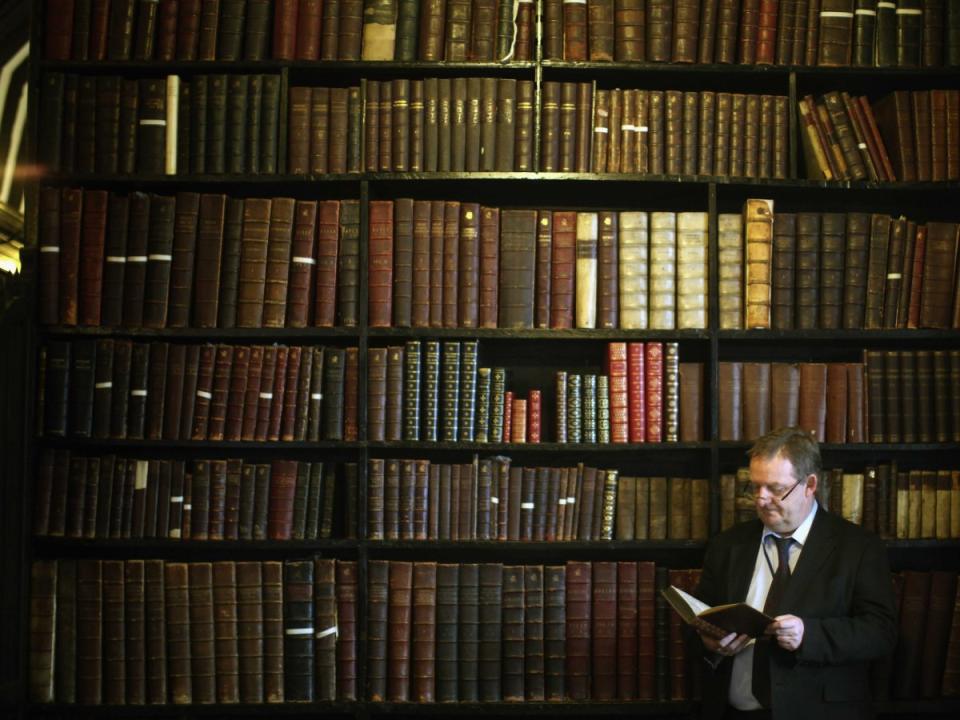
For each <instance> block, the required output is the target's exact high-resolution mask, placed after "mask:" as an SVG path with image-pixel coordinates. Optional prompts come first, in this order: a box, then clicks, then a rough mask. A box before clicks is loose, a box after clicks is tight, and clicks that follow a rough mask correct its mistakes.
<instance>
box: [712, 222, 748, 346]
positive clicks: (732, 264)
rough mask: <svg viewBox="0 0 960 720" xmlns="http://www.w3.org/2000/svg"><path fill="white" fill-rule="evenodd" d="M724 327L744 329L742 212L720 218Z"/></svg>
mask: <svg viewBox="0 0 960 720" xmlns="http://www.w3.org/2000/svg"><path fill="white" fill-rule="evenodd" d="M717 244H718V248H719V250H718V261H719V262H718V269H717V275H718V277H717V282H718V284H719V288H720V298H719V303H720V306H719V308H718V309H719V313H720V329H721V330H742V329H743V218H742V216H741V215H740V213H721V214H720V215H719V216H718V217H717Z"/></svg>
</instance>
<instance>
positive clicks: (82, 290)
mask: <svg viewBox="0 0 960 720" xmlns="http://www.w3.org/2000/svg"><path fill="white" fill-rule="evenodd" d="M83 205H84V207H83V225H82V237H83V241H82V244H81V246H80V273H79V280H80V287H79V299H80V302H79V310H78V319H79V322H80V324H81V325H99V324H100V299H101V296H102V294H103V252H104V242H105V240H106V232H107V191H106V190H85V191H84V193H83Z"/></svg>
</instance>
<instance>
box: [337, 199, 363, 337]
mask: <svg viewBox="0 0 960 720" xmlns="http://www.w3.org/2000/svg"><path fill="white" fill-rule="evenodd" d="M338 263H339V264H338V268H337V270H338V272H337V317H338V319H339V323H338V324H340V325H344V326H346V327H355V326H356V325H357V324H358V313H357V305H358V302H359V298H358V295H359V289H360V288H359V285H360V283H359V273H360V268H359V265H360V204H359V202H358V201H356V200H342V201H341V202H340V254H339V257H338Z"/></svg>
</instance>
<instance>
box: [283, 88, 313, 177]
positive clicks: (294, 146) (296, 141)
mask: <svg viewBox="0 0 960 720" xmlns="http://www.w3.org/2000/svg"><path fill="white" fill-rule="evenodd" d="M312 105H313V94H312V89H311V88H309V87H291V88H290V105H289V109H288V113H289V116H288V123H289V126H288V129H287V144H288V146H287V170H288V172H289V173H290V174H292V175H306V174H307V173H308V172H309V171H310V169H311V168H310V141H311V132H310V130H311V108H312Z"/></svg>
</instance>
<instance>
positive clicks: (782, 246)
mask: <svg viewBox="0 0 960 720" xmlns="http://www.w3.org/2000/svg"><path fill="white" fill-rule="evenodd" d="M796 243H797V216H796V214H795V213H776V214H775V215H774V216H773V257H772V258H771V260H772V273H771V281H772V288H771V305H772V307H771V326H772V327H773V328H774V329H775V330H791V329H793V327H794V318H793V316H794V309H795V307H796V299H795V275H794V272H795V263H796ZM722 252H723V251H722V250H721V254H722ZM723 262H724V258H721V265H720V269H721V273H722V272H723V267H724V264H723ZM721 283H723V280H721ZM721 288H725V286H724V285H723V284H721ZM721 297H722V295H721ZM721 327H723V325H722V324H721ZM776 427H782V426H780V425H777V426H776Z"/></svg>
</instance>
